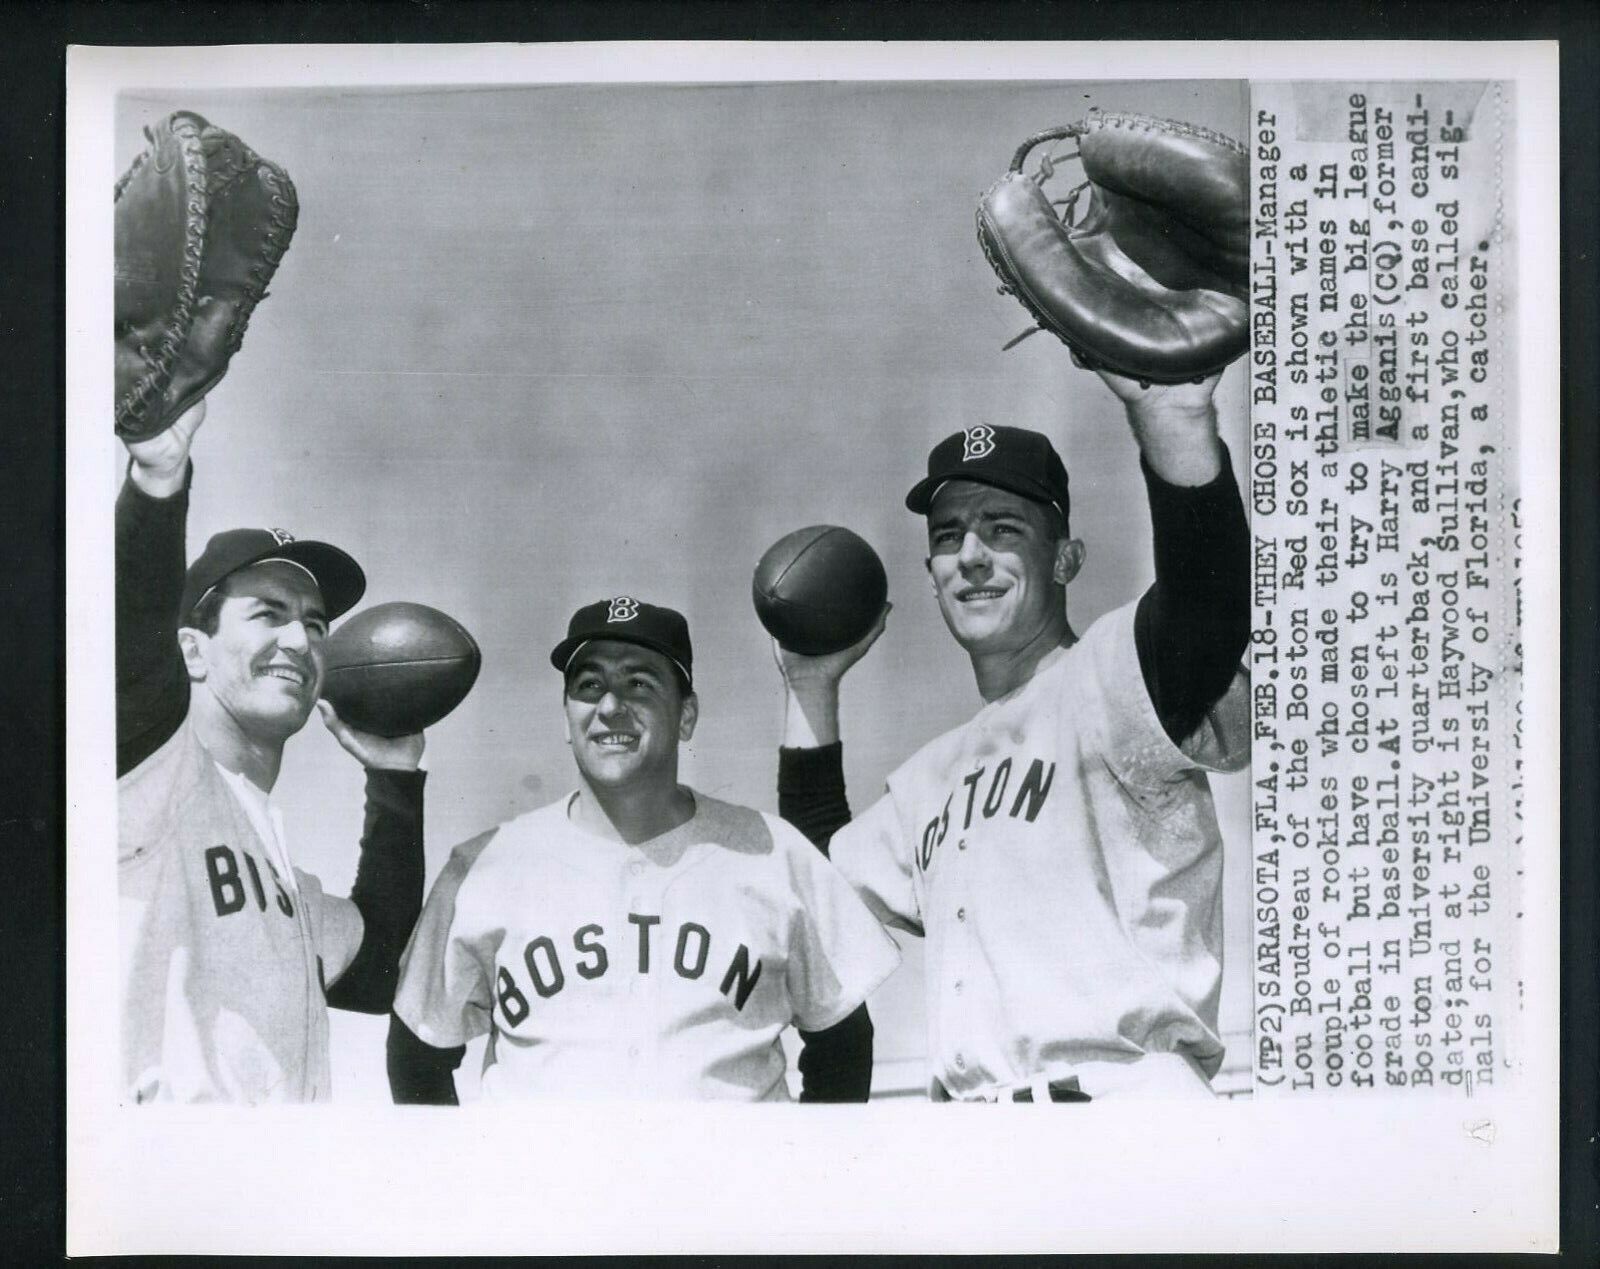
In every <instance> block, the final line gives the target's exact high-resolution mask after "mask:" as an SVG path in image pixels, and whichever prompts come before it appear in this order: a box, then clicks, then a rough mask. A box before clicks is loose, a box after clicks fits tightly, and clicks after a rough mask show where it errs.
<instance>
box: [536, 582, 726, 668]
mask: <svg viewBox="0 0 1600 1269" xmlns="http://www.w3.org/2000/svg"><path fill="white" fill-rule="evenodd" d="M595 639H613V640H616V641H617V642H618V643H636V644H638V645H639V646H640V647H641V648H649V649H651V650H652V651H654V652H659V653H661V655H662V656H664V657H666V658H667V659H668V660H670V661H671V662H672V663H673V664H674V665H676V666H677V667H678V668H679V669H680V670H682V671H683V677H684V680H685V681H686V682H687V683H688V684H689V686H690V687H691V688H692V687H693V686H694V674H693V673H692V671H693V669H694V649H693V647H691V646H690V644H689V623H688V622H687V621H685V620H684V617H683V614H682V613H681V612H676V611H674V610H673V609H671V608H660V607H657V606H656V605H655V604H647V603H644V602H642V601H640V600H637V599H634V598H632V597H631V596H628V595H618V596H616V598H614V599H602V600H600V601H598V602H597V603H593V604H586V605H585V606H584V607H582V608H580V609H578V611H577V612H575V613H573V614H572V620H571V621H569V622H567V637H566V638H565V639H563V640H562V641H561V642H560V643H558V644H556V646H555V648H554V650H552V651H551V653H550V664H551V665H553V666H555V667H556V669H558V670H560V671H561V672H562V673H563V674H565V673H566V672H567V667H568V666H569V665H571V664H572V658H573V657H574V656H575V655H577V652H578V649H579V648H581V647H582V646H583V645H584V644H586V643H589V642H591V641H592V640H595Z"/></svg>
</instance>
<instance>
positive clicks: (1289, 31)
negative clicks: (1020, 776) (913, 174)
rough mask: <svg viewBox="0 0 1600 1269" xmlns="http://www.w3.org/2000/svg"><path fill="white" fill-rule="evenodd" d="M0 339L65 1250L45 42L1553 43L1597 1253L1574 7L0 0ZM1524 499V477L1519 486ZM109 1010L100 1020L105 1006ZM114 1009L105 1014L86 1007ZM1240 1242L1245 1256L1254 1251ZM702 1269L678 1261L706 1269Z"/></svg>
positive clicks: (1588, 40)
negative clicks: (1, 34)
mask: <svg viewBox="0 0 1600 1269" xmlns="http://www.w3.org/2000/svg"><path fill="white" fill-rule="evenodd" d="M0 22H3V23H4V30H5V32H6V41H5V45H4V48H3V50H0V69H3V70H4V73H5V81H4V82H5V85H6V87H5V93H4V96H3V97H0V102H3V103H4V104H3V106H0V171H3V172H4V174H5V175H4V178H3V179H0V227H3V228H0V279H4V286H3V288H0V289H3V291H4V297H3V299H0V321H3V327H0V335H3V339H0V346H3V347H4V348H5V350H6V353H7V354H8V356H7V357H6V363H7V364H8V365H9V366H10V368H11V373H10V374H9V375H8V376H7V386H6V396H7V398H8V399H7V400H6V401H5V413H6V414H8V415H9V417H10V426H9V427H8V428H6V432H5V435H6V441H7V446H6V451H7V453H6V459H5V461H0V535H3V538H4V541H5V542H6V544H7V545H8V546H9V547H10V548H11V550H10V552H9V558H8V560H7V564H6V566H5V569H4V584H3V585H0V594H3V595H4V599H5V604H6V615H7V617H8V618H9V620H8V621H7V622H6V627H5V628H6V629H7V630H8V631H9V632H11V639H10V643H11V647H10V649H9V653H10V655H9V657H8V665H9V669H10V673H9V674H6V675H3V676H0V683H3V684H4V687H3V689H0V706H3V709H4V714H3V715H0V717H3V719H4V722H5V725H4V726H3V727H0V737H3V739H0V770H3V771H4V772H5V773H6V777H7V786H8V787H7V790H6V792H7V795H8V796H7V797H6V801H5V810H4V813H3V814H0V826H3V828H4V834H3V836H0V843H3V845H4V848H5V862H6V869H5V873H4V875H5V878H6V884H4V885H3V886H0V894H3V895H4V897H5V901H6V913H5V916H6V919H5V920H4V922H3V923H0V931H3V935H4V957H5V959H4V961H3V964H4V967H5V969H4V978H5V981H6V983H7V996H8V1006H9V1007H8V1008H7V1009H6V1010H5V1014H4V1017H5V1022H4V1025H0V1071H3V1072H4V1073H5V1076H6V1080H5V1083H6V1087H7V1092H8V1096H7V1112H8V1113H7V1114H6V1118H5V1124H6V1131H5V1132H4V1133H3V1134H0V1138H3V1140H4V1143H5V1144H4V1149H3V1151H0V1246H4V1247H5V1248H6V1249H7V1250H8V1251H12V1252H14V1253H16V1258H17V1259H18V1260H21V1261H31V1262H40V1261H44V1260H55V1259H59V1258H61V1257H62V1256H63V1254H64V1246H65V1198H64V1186H65V1115H64V1101H63V1097H64V1070H65V1049H64V1042H65V1029H64V1017H65V1012H64V1002H65V966H64V963H63V956H64V935H65V917H64V914H65V891H64V869H63V863H64V823H65V821H64V812H65V788H64V775H63V772H64V765H63V757H64V750H63V744H64V683H63V637H64V614H63V599H64V584H63V569H64V564H63V556H62V543H63V540H64V539H63V533H64V524H63V511H64V473H63V462H62V449H61V435H62V432H61V420H62V418H63V417H64V408H65V401H64V383H63V376H64V366H65V342H64V332H65V306H64V295H63V269H64V247H63V242H64V237H63V195H62V190H63V161H64V147H65V123H64V100H65V49H66V46H67V45H68V44H72V43H77V44H107V45H137V44H154V45H167V44H224V43H258V42H270V43H297V42H329V43H354V42H372V43H387V42H396V41H403V42H442V43H450V42H465V41H476V40H518V41H545V40H557V39H559V40H603V39H815V40H837V39H861V40H876V39H885V40H895V39H961V40H978V39H1050V40H1055V39H1066V40H1094V39H1112V38H1142V39H1213V40H1214V39H1239V40H1250V39H1297V40H1317V39H1349V38H1373V39H1382V38H1392V39H1472V40H1486V39H1497V40H1498V39H1560V40H1561V41H1562V51H1561V77H1562V92H1561V113H1562V147H1561V148H1562V172H1563V182H1562V253H1561V254H1562V266H1561V268H1562V274H1561V276H1562V300H1561V314H1562V344H1563V358H1562V369H1563V377H1562V417H1563V424H1564V426H1563V430H1562V451H1561V460H1562V583H1563V596H1564V599H1563V663H1562V676H1561V683H1562V694H1563V711H1562V732H1561V739H1562V751H1563V769H1562V774H1561V782H1562V796H1563V828H1562V839H1563V881H1562V887H1563V894H1564V903H1563V910H1562V952H1563V962H1562V963H1563V966H1564V973H1563V981H1562V993H1561V1004H1562V1019H1563V1045H1562V1123H1563V1139H1562V1223H1561V1232H1562V1245H1563V1249H1564V1255H1566V1256H1570V1257H1573V1258H1575V1259H1577V1260H1578V1261H1579V1262H1582V1263H1588V1262H1589V1261H1591V1260H1592V1259H1593V1257H1594V1254H1595V1251H1596V1249H1597V1248H1600V1206H1597V1195H1600V1185H1597V1178H1600V1148H1597V1146H1596V1138H1595V1134H1596V1131H1597V1129H1600V1118H1597V1113H1600V1046H1597V1042H1596V1041H1597V1032H1600V1027H1597V1025H1596V1022H1597V1004H1596V1001H1597V991H1596V988H1597V986H1600V938H1597V934H1600V926H1597V924H1596V922H1595V921H1594V920H1593V919H1592V918H1593V914H1594V912H1595V910H1596V895H1595V858H1594V856H1595V841H1596V829H1597V817H1596V810H1597V802H1600V780H1597V778H1596V776H1597V772H1596V763H1595V756H1596V750H1597V740H1600V733H1597V721H1596V720H1597V719H1600V664H1597V660H1596V640H1595V635H1596V599H1597V596H1600V578H1597V575H1596V569H1595V563H1596V544H1597V541H1600V523H1597V493H1600V465H1597V452H1600V446H1597V420H1600V398H1597V392H1596V375H1597V367H1600V325H1597V322H1596V317H1597V308H1600V304H1597V293H1596V285H1595V284H1596V276H1595V257H1596V254H1597V253H1600V225H1597V224H1596V217H1595V206H1596V200H1597V195H1600V189H1597V186H1600V179H1597V175H1600V173H1597V167H1600V164H1597V153H1600V144H1597V141H1600V138H1597V133H1596V127H1597V120H1600V92H1597V89H1600V59H1597V56H1596V38H1595V37H1596V33H1597V29H1600V19H1597V17H1596V13H1595V6H1593V5H1590V4H1585V3H1570V4H1564V3H1560V2H1558V0H1552V2H1546V3H1525V2H1510V3H1494V2H1492V0H1457V2H1456V3H1445V2H1443V0H1409V2H1403V0H1402V2H1399V3H1388V4H1385V3H1380V2H1378V0H1364V2H1362V3H1355V2H1353V0H1346V2H1344V3H1337V4H1327V5H1325V6H1319V7H1317V8H1315V9H1311V8H1310V7H1309V6H1294V5H1286V4H1281V3H1280V4H1276V5H1271V6H1261V7H1259V8H1257V7H1256V6H1254V5H1247V4H1243V3H1203V2H1201V0H1188V2H1187V3H1181V2H1176V0H1120V2H1118V3H1107V2H1105V0H1076V2H1075V3H1048V2H1046V0H1009V2H1005V0H996V2H993V3H981V2H979V0H970V2H968V3H950V2H948V0H947V2H944V3H936V4H916V3H911V2H909V0H879V2H878V3H876V4H873V3H848V4H846V3H837V2H835V3H816V4H810V5H797V4H788V5H784V4H775V3H770V2H760V0H755V2H752V3H738V2H736V0H720V2H714V3H703V2H702V3H690V2H680V3H663V4H656V3H647V2H645V0H628V2H617V3H601V2H599V0H594V2H591V3H578V2H573V0H565V2H563V3H520V2H518V3H514V2H512V0H501V2H495V0H480V2H476V3H474V2H466V0H462V2H458V3H447V2H444V0H409V2H402V0H392V2H390V3H355V2H352V0H335V2H332V3H322V4H315V3H309V2H308V0H284V2H283V3H262V2H260V0H251V2H247V3H234V4H222V3H155V2H154V0H144V2H134V0H106V2H104V3H89V2H87V0H65V2H61V3H48V2H41V0H33V2H31V3H30V2H22V0H0ZM1528 496H1530V497H1532V496H1537V491H1528ZM107 1012H108V1018H113V1017H114V1012H113V1010H111V1009H110V1008H108V1011H107ZM108 1025H114V1021H112V1022H110V1023H108ZM1250 1259H1251V1260H1257V1259H1259V1258H1256V1257H1251V1258H1250ZM720 1262H721V1261H720V1260H718V1261H715V1262H712V1261H706V1260H704V1259H701V1263H720Z"/></svg>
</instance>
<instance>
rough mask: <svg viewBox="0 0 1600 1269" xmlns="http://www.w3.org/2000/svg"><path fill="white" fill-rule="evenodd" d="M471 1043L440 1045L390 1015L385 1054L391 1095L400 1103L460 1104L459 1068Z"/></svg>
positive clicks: (421, 1104) (399, 1104)
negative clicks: (456, 1075) (444, 1047)
mask: <svg viewBox="0 0 1600 1269" xmlns="http://www.w3.org/2000/svg"><path fill="white" fill-rule="evenodd" d="M466 1054H467V1046H466V1045H464V1044H460V1045H457V1046H456V1047H455V1048H453V1049H436V1048H434V1047H433V1045H431V1044H428V1043H426V1042H425V1041H423V1040H422V1039H420V1038H419V1037H418V1036H417V1034H416V1033H415V1032H414V1031H412V1030H411V1028H410V1027H408V1026H406V1024H405V1023H403V1022H401V1021H400V1019H399V1017H397V1016H396V1015H395V1014H390V1015H389V1039H388V1043H387V1044H386V1045H385V1057H386V1058H387V1064H388V1068H389V1095H390V1096H391V1097H392V1098H393V1099H394V1103H395V1105H396V1106H456V1105H459V1104H460V1103H459V1102H458V1101H457V1099H456V1081H455V1072H456V1068H457V1067H458V1066H460V1065H461V1059H462V1058H463V1057H465V1056H466Z"/></svg>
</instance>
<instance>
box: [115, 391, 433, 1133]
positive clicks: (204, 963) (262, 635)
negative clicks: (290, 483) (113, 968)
mask: <svg viewBox="0 0 1600 1269" xmlns="http://www.w3.org/2000/svg"><path fill="white" fill-rule="evenodd" d="M204 417H205V402H204V401H203V400H202V401H200V402H199V403H197V404H196V405H195V406H194V407H193V408H192V409H190V410H189V411H188V412H187V413H186V414H184V415H183V416H182V417H181V418H179V420H178V421H177V422H176V423H175V424H174V425H173V426H172V427H171V428H169V429H168V430H167V431H165V432H162V433H160V434H159V435H157V436H155V437H153V438H151V439H148V440H144V441H139V442H129V443H128V445H127V448H128V452H129V456H130V458H131V460H132V461H131V463H130V467H129V473H128V477H127V480H126V481H125V482H124V484H123V488H122V492H121V493H120V494H119V495H118V498H117V509H116V596H117V634H116V647H117V775H118V783H117V811H118V821H119V833H118V852H117V863H118V883H119V891H120V909H121V915H120V922H121V932H122V966H121V969H122V1086H123V1096H124V1097H125V1098H126V1099H127V1100H128V1101H130V1102H136V1103H142V1102H153V1101H185V1102H187V1101H219V1100H220V1101H238V1102H269V1101H319V1100H322V1099H324V1098H326V1097H328V1096H329V1092H330V1087H329V1086H330V1080H329V1062H328V1015H327V1009H328V1006H329V1005H332V1006H334V1007H336V1008H344V1009H354V1010H358V1011H361V1012H365V1013H386V1012H387V1011H388V1009H389V1005H390V1002H391V1001H392V999H393V996H394V985H395V981H396V976H397V967H398V960H399V953H400V950H401V948H402V947H403V946H404V944H405V939H406V936H407V935H408V934H409V933H410V931H411V926H412V924H413V922H414V921H415V920H416V916H417V912H418V910H419V909H420V908H421V905H422V880H423V854H422V786H423V780H424V776H423V773H422V772H421V771H419V770H418V769H417V764H418V760H419V759H420V758H421V756H422V747H423V738H422V737H421V736H420V735H418V736H405V737H399V738H396V739H384V738H380V737H377V736H372V735H368V734H366V733H364V732H359V731H356V730H354V729H353V728H350V727H348V726H346V725H345V724H344V723H343V722H341V721H340V720H339V718H338V717H337V715H336V714H335V713H334V712H333V710H332V708H331V707H330V706H328V705H326V704H325V703H324V704H323V705H322V711H323V721H324V722H325V723H326V725H327V726H328V728H329V730H330V731H332V732H333V734H334V736H335V737H337V738H338V741H339V743H340V744H341V745H342V746H343V747H344V748H345V749H346V750H347V751H348V752H349V753H350V754H352V755H353V756H354V757H355V758H356V759H357V760H358V761H360V762H361V763H362V765H363V766H365V767H366V768H367V779H366V785H367V788H366V794H367V809H366V823H365V828H364V832H363V835H362V841H361V855H360V861H359V864H358V870H357V874H356V882H355V886H354V888H353V889H352V891H351V894H350V897H349V898H348V899H345V898H340V897H337V896H334V895H326V894H324V893H323V892H322V887H321V885H320V884H319V883H318V881H317V879H316V878H315V877H313V876H311V875H310V874H309V873H306V872H303V871H301V870H300V869H298V868H296V867H295V866H294V862H293V859H292V858H291V856H290V852H289V844H288V841H287V839H286V836H285V833H284V826H283V820H282V817H281V816H280V814H279V812H278V810H277V808H276V807H275V806H274V805H273V803H272V799H271V794H272V792H273V789H274V786H275V785H276V783H277V780H278V772H279V768H280V766H281V764H282V761H283V747H284V745H285V743H286V742H287V741H288V740H289V738H290V737H292V736H293V735H294V734H295V733H296V732H298V731H299V730H300V729H301V728H302V727H303V726H305V723H306V721H307V719H309V717H310V715H311V711H312V709H313V708H314V707H315V706H316V705H317V702H318V695H319V693H320V691H321V688H322V677H323V640H324V639H325V638H326V636H327V633H328V626H329V623H330V622H331V621H333V620H334V619H336V618H337V617H338V616H340V614H342V613H344V612H345V611H346V610H348V609H349V608H350V607H351V606H352V605H354V604H355V603H356V601H357V600H359V599H360V598H361V594H362V591H363V590H364V589H365V587H366V578H365V576H364V575H363V573H362V571H361V569H360V567H359V566H357V564H356V562H355V561H354V560H353V559H351V558H350V557H349V556H348V555H346V554H345V553H344V552H343V551H341V550H339V549H338V548H337V547H333V546H328V545H326V544H325V543H321V542H301V541H296V540H295V539H294V537H293V536H292V535H290V534H288V533H285V532H284V531H283V530H281V529H232V530H229V531H227V532H224V533H219V534H217V535H216V536H215V537H213V538H212V539H211V540H210V542H209V543H208V544H207V545H206V549H205V550H204V551H203V552H202V553H201V555H200V558H199V559H197V560H196V561H195V562H194V563H193V564H192V565H191V566H190V567H189V568H188V570H187V571H185V569H184V565H183V555H184V528H185V520H186V518H187V513H188V491H189V481H190V477H191V473H192V470H193V468H192V465H191V463H190V459H189V451H190V447H191V446H192V444H193V441H194V435H195V432H196V430H197V429H198V428H199V426H200V424H201V422H202V420H203V419H204Z"/></svg>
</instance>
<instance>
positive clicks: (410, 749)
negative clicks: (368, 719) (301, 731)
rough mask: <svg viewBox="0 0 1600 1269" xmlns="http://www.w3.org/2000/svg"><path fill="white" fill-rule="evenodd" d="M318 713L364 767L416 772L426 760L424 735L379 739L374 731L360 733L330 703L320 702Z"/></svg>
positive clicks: (338, 739) (325, 724)
mask: <svg viewBox="0 0 1600 1269" xmlns="http://www.w3.org/2000/svg"><path fill="white" fill-rule="evenodd" d="M317 712H318V713H320V714H321V715H322V723H323V726H325V727H326V728H327V729H328V730H329V731H331V732H332V733H333V738H334V739H335V740H337V741H338V742H339V744H340V746H341V747H342V748H343V749H344V751H345V752H346V753H348V754H350V755H351V757H353V758H355V760H356V761H357V762H359V763H360V764H361V765H362V766H363V767H372V768H375V769H377V770H380V771H415V770H416V769H417V764H418V763H420V762H421V761H422V750H423V747H424V745H425V744H426V743H427V741H426V738H425V737H424V736H423V734H422V733H421V732H420V731H419V732H415V733H413V734H412V735H410V736H375V735H373V734H372V733H371V732H370V731H360V730H358V729H356V728H354V727H352V726H350V724H349V723H347V722H345V721H344V719H342V718H340V717H339V712H338V711H337V710H336V709H334V707H333V706H332V705H330V704H328V702H327V701H318V702H317Z"/></svg>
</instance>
